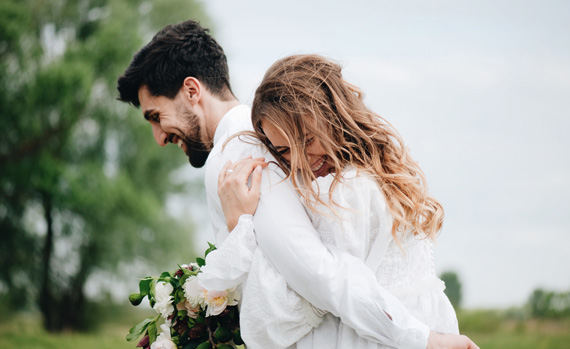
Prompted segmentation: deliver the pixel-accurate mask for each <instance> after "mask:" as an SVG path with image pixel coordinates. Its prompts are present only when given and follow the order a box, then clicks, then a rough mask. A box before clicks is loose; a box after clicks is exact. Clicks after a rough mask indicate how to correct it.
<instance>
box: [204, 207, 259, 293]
mask: <svg viewBox="0 0 570 349" xmlns="http://www.w3.org/2000/svg"><path fill="white" fill-rule="evenodd" d="M256 248H257V243H256V241H255V235H254V233H253V218H252V216H251V215H242V216H241V217H240V218H239V220H238V224H237V225H236V226H235V228H234V229H233V230H232V232H231V233H230V234H229V236H228V237H227V238H226V240H225V241H224V243H223V245H222V246H221V247H220V248H218V249H216V250H214V251H212V252H210V253H209V254H208V256H207V257H206V265H205V266H203V267H202V269H201V270H202V272H201V273H199V274H198V279H199V280H200V284H201V285H202V286H203V287H204V288H206V289H209V290H226V289H229V288H233V287H235V286H237V285H239V284H240V283H242V282H243V281H244V280H245V279H246V278H247V273H248V272H249V269H250V266H251V261H252V258H253V253H254V252H255V250H256Z"/></svg>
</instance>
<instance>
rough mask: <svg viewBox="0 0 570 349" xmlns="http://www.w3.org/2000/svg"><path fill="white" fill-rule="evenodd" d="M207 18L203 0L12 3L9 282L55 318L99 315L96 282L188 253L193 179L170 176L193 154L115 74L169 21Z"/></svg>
mask: <svg viewBox="0 0 570 349" xmlns="http://www.w3.org/2000/svg"><path fill="white" fill-rule="evenodd" d="M203 17H204V14H203V12H202V10H201V7H200V6H199V5H198V4H196V3H195V2H193V1H177V0H156V1H135V0H113V1H111V0H84V1H77V2H75V1H64V0H51V1H47V0H46V1H32V0H4V1H2V2H1V3H0V110H2V114H1V116H0V117H1V123H2V125H3V126H2V129H3V132H2V137H0V168H1V172H0V231H1V236H2V243H1V244H0V292H4V293H6V294H7V295H8V297H9V300H10V303H11V304H12V305H13V306H14V307H15V308H17V307H24V306H26V305H29V304H30V302H32V304H33V303H35V304H37V305H38V307H39V309H40V311H41V313H42V315H43V317H44V320H45V327H46V328H47V329H48V330H51V331H59V330H62V329H65V328H83V327H84V326H85V316H86V313H85V311H84V310H85V306H86V302H87V297H86V292H85V291H86V285H87V284H88V281H92V284H95V285H97V290H95V291H92V292H91V293H94V292H98V291H103V290H104V289H105V287H104V286H105V282H104V281H105V280H109V279H110V278H111V277H112V276H113V275H121V273H122V274H124V273H125V271H127V270H132V269H133V268H136V267H137V266H138V270H139V271H140V270H141V269H143V267H144V266H145V265H146V266H148V265H149V264H151V265H155V266H160V267H162V266H164V264H167V265H169V266H171V264H172V263H176V262H178V261H179V260H176V258H177V257H178V256H181V253H183V252H181V248H183V247H185V250H186V255H187V254H188V252H187V251H188V249H190V246H189V240H188V237H189V234H190V229H189V228H188V226H183V223H188V222H180V221H176V220H174V219H173V218H172V217H169V216H168V215H167V213H166V212H165V202H166V200H167V198H168V196H169V195H170V194H171V193H175V192H176V193H180V192H189V190H190V189H191V187H190V186H188V185H184V186H183V185H173V184H172V183H170V181H169V176H170V173H171V172H172V171H173V170H175V169H177V168H179V167H180V166H182V164H183V163H184V156H181V154H180V152H179V150H178V149H174V148H172V149H167V150H162V149H159V147H157V146H156V144H153V143H154V141H153V139H152V137H151V136H150V135H151V131H150V129H149V128H148V126H147V125H146V124H145V123H144V122H143V119H142V117H141V116H140V115H139V114H140V112H137V111H135V110H134V109H133V108H129V107H128V106H126V105H123V104H122V103H120V102H118V101H116V100H115V98H116V91H115V84H116V79H117V77H118V76H119V75H120V74H121V73H122V71H123V70H124V69H125V68H126V66H127V64H128V62H129V61H130V58H131V57H132V54H133V53H134V52H135V51H136V50H137V49H139V48H140V47H141V46H142V44H143V43H144V42H146V41H147V40H149V39H150V36H151V35H152V34H153V33H154V32H156V31H157V30H158V29H160V27H162V26H164V25H165V24H168V23H174V22H178V21H181V20H184V19H187V18H194V19H198V18H203ZM181 239H182V240H183V241H182V242H180V241H179V240H181ZM177 241H178V242H177ZM177 248H178V250H177ZM159 262H160V263H159ZM165 262H166V263H165ZM136 276H144V275H136ZM129 277H130V278H131V279H130V280H132V281H133V282H134V276H133V275H130V276H129ZM116 279H119V280H120V277H115V278H114V280H116ZM110 287H112V286H110ZM110 287H107V288H110Z"/></svg>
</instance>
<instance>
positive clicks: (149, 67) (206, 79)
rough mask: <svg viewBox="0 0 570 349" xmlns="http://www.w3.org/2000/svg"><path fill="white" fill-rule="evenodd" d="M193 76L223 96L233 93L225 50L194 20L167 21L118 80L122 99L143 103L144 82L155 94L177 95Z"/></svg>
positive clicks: (220, 96) (217, 94)
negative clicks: (142, 87)
mask: <svg viewBox="0 0 570 349" xmlns="http://www.w3.org/2000/svg"><path fill="white" fill-rule="evenodd" d="M189 76H191V77H194V78H196V79H198V80H200V82H201V83H202V84H203V85H204V86H205V87H206V88H207V89H208V90H209V91H210V92H211V93H212V94H214V95H215V96H217V97H219V98H220V99H222V100H227V98H228V97H229V95H232V96H233V93H232V91H231V87H230V77H229V71H228V63H227V60H226V55H225V54H224V50H223V49H222V48H221V47H220V45H218V43H217V42H216V40H214V39H213V38H212V37H211V36H210V35H209V34H208V29H204V28H202V27H201V26H200V24H199V23H198V22H195V21H192V20H188V21H185V22H182V23H179V24H174V25H167V26H166V27H164V28H163V29H162V30H161V31H159V32H158V33H157V34H156V35H155V36H154V37H153V38H152V40H151V41H150V42H149V43H148V44H147V45H146V46H145V47H143V48H142V49H141V50H140V51H139V52H138V53H137V54H135V56H134V57H133V60H132V61H131V64H130V65H129V66H128V67H127V69H126V70H125V73H124V74H123V75H122V76H121V77H119V80H118V82H117V89H118V90H119V100H121V101H123V102H128V103H131V104H132V105H134V106H135V107H139V106H140V102H139V97H138V92H139V89H140V87H141V86H143V85H146V86H147V87H148V89H149V91H150V93H151V94H152V95H154V96H165V97H167V98H174V97H175V96H176V94H177V93H178V91H179V90H180V88H181V87H182V84H183V83H184V79H185V78H186V77H189Z"/></svg>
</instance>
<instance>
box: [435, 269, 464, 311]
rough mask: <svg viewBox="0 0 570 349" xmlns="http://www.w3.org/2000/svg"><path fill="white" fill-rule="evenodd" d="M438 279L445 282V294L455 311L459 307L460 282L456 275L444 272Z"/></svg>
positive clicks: (452, 272) (451, 272)
mask: <svg viewBox="0 0 570 349" xmlns="http://www.w3.org/2000/svg"><path fill="white" fill-rule="evenodd" d="M440 279H441V280H443V282H445V294H446V295H447V298H449V301H450V302H451V304H452V305H453V307H454V308H455V309H458V308H460V307H461V282H460V281H459V277H458V276H457V273H455V272H454V271H446V272H444V273H442V274H441V276H440Z"/></svg>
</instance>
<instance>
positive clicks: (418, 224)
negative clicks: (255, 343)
mask: <svg viewBox="0 0 570 349" xmlns="http://www.w3.org/2000/svg"><path fill="white" fill-rule="evenodd" d="M252 122H253V126H254V129H255V131H256V132H255V137H256V138H257V139H259V140H261V142H263V143H264V144H265V145H266V146H267V148H268V149H269V150H270V151H271V153H272V154H273V155H274V156H275V158H276V159H277V160H278V162H279V164H278V165H279V166H280V167H281V168H282V170H283V171H284V172H285V173H286V174H287V177H288V178H289V179H290V180H291V182H292V183H293V185H294V186H295V188H296V190H297V192H298V193H299V195H300V196H301V197H302V198H303V200H304V203H305V205H306V206H307V207H308V208H309V210H308V212H309V215H310V216H311V219H312V221H313V224H314V225H315V227H316V228H317V230H318V231H319V232H320V234H321V240H323V242H325V243H327V244H329V245H331V246H335V248H340V249H342V250H345V251H347V252H349V253H351V254H353V255H354V256H356V257H358V258H361V259H362V260H364V261H366V263H367V265H368V266H369V267H370V268H371V269H372V270H373V271H374V272H375V274H376V277H377V280H378V283H379V284H380V285H381V286H383V287H384V288H386V289H388V290H389V291H391V292H392V293H393V294H394V295H395V296H396V297H398V298H399V300H400V301H401V302H402V303H403V304H404V305H406V306H407V307H408V309H409V310H410V312H411V313H412V314H413V315H414V316H415V317H416V318H418V319H419V320H420V321H422V322H424V323H425V324H427V325H428V326H429V327H430V328H431V329H432V330H434V331H436V332H441V333H458V328H457V319H456V316H455V312H454V310H453V308H452V306H451V304H450V303H449V300H448V299H447V297H446V296H445V294H444V293H443V289H444V285H443V282H442V281H441V280H439V279H438V278H437V277H436V276H435V272H434V267H433V260H432V241H433V240H435V237H436V234H437V232H438V231H439V230H440V229H441V225H442V221H443V209H442V207H441V205H440V204H439V202H438V201H437V200H435V199H434V198H433V197H431V196H430V195H429V193H428V191H427V188H426V185H425V177H424V175H423V173H422V171H421V169H420V168H419V166H418V165H417V163H416V162H414V161H413V160H412V159H411V158H410V156H409V154H408V151H407V150H406V148H405V147H404V146H403V145H402V142H401V139H400V136H399V135H398V134H397V132H396V131H395V130H394V129H393V128H392V127H391V126H390V125H389V124H388V123H387V122H386V121H385V120H384V119H382V118H381V117H380V116H378V115H376V114H374V113H373V112H371V111H369V110H368V109H367V108H366V106H365V105H364V103H363V100H362V94H361V92H360V90H359V89H358V88H356V87H355V86H353V85H351V84H349V83H347V82H346V81H345V80H344V79H343V78H342V75H341V68H340V67H339V66H338V65H337V64H335V63H333V62H330V61H328V60H326V59H324V58H323V57H320V56H315V55H300V56H291V57H287V58H284V59H282V60H280V61H278V62H276V63H275V64H274V65H273V66H272V67H271V68H270V69H269V71H268V72H267V73H266V75H265V77H264V79H263V81H262V83H261V85H260V86H259V88H258V89H257V91H256V95H255V99H254V102H253V107H252ZM226 170H228V171H226ZM250 170H251V167H248V166H246V165H244V163H243V162H242V163H236V164H228V165H227V168H226V169H224V171H222V173H221V175H220V179H219V180H220V181H219V184H220V198H221V199H222V206H223V207H224V213H225V214H226V217H237V216H239V215H242V214H253V213H254V212H255V207H253V206H252V207H250V208H248V209H247V210H244V209H243V206H241V207H237V205H235V204H234V203H235V202H240V201H244V200H247V199H248V198H246V197H245V196H244V193H246V192H247V190H244V188H246V187H245V183H242V184H241V185H239V187H241V188H236V185H235V184H231V183H235V181H232V180H231V178H232V177H233V176H240V175H241V176H243V173H244V171H245V172H249V171H250ZM248 174H249V173H248ZM230 226H231V227H230ZM238 227H239V224H238ZM229 228H230V230H231V229H232V228H233V224H229ZM236 229H237V230H239V228H236ZM242 231H243V229H242ZM232 234H234V232H232ZM232 234H230V236H232ZM236 239H237V234H236ZM251 239H252V236H249V240H250V241H251ZM253 239H254V237H253ZM244 240H245V239H244ZM250 246H251V244H250ZM227 250H228V249H227V248H226V249H225V252H223V254H222V255H223V256H224V257H223V258H221V256H218V257H220V258H217V259H218V262H219V261H220V260H221V259H226V260H227V259H232V258H235V256H233V257H230V255H231V253H232V252H231V249H230V251H229V252H228V251H227ZM235 251H243V248H235ZM220 252H221V251H220ZM256 253H257V252H256V251H254V250H252V256H253V257H251V258H250V259H247V258H246V260H247V261H248V263H251V264H250V265H249V266H250V267H252V269H250V270H249V277H248V283H247V284H246V287H259V284H263V283H264V282H267V279H269V280H271V281H270V282H269V283H270V284H271V285H273V290H272V292H274V293H276V294H280V295H281V297H273V298H272V297H270V296H266V298H263V296H260V297H261V299H258V300H257V305H259V303H279V301H276V300H277V299H282V300H284V301H290V304H292V305H290V306H292V307H293V308H289V309H293V310H294V311H292V312H293V313H294V314H293V316H295V314H296V315H298V318H300V319H309V320H298V321H302V324H301V323H300V325H299V327H295V328H294V331H293V332H294V334H295V335H296V336H297V337H299V338H298V339H300V337H301V335H302V334H303V333H306V332H307V329H308V328H310V327H311V326H313V327H314V326H316V325H319V324H320V322H321V319H319V316H322V315H323V314H322V313H320V312H319V311H318V310H315V311H314V312H311V311H310V310H314V309H311V308H310V307H308V306H307V305H306V304H304V303H303V300H302V299H299V298H294V295H293V294H294V292H292V291H291V290H289V289H287V287H286V285H285V284H284V283H283V282H281V281H279V280H280V279H279V275H278V274H276V273H275V272H274V271H273V270H271V268H270V267H269V266H267V263H265V261H264V260H263V257H262V256H260V254H256ZM215 256H216V255H214V258H212V260H211V261H210V260H208V261H207V265H208V266H210V265H214V264H216V263H217V262H216V261H214V260H213V259H215ZM238 259H239V256H238ZM221 263H223V262H221ZM244 270H245V268H244ZM205 274H206V275H207V274H208V273H207V272H206V273H205ZM214 274H215V273H214ZM266 275H270V276H271V277H266ZM206 279H207V277H206ZM250 279H251V280H252V281H249V280H250ZM252 284H253V285H252ZM256 284H257V286H256ZM275 285H279V286H278V289H275ZM259 289H262V287H259ZM291 297H293V298H291ZM244 301H245V300H244ZM244 307H248V305H247V304H244ZM253 308H254V306H250V307H249V308H247V309H253ZM259 308H261V309H264V307H262V306H259ZM281 309H282V310H286V309H287V306H281ZM244 312H245V310H244V308H242V313H244ZM264 315H265V316H266V317H271V316H273V317H274V323H275V324H276V325H275V328H276V329H279V328H283V326H281V327H280V326H279V325H278V324H279V323H280V319H279V317H280V316H284V315H283V314H281V312H279V311H278V312H271V313H266V314H264ZM315 315H316V317H315ZM387 315H388V316H390V315H389V314H387ZM288 316H291V314H288ZM311 317H312V318H311ZM281 320H282V323H289V324H290V323H291V320H292V319H290V318H287V319H285V318H283V319H281ZM322 321H323V323H322V324H320V325H321V327H323V328H328V329H331V331H333V332H334V334H332V333H330V332H329V333H323V332H322V331H320V332H318V331H314V332H312V333H310V334H309V336H307V337H305V338H303V341H305V344H308V345H307V346H311V345H310V344H311V342H312V343H316V342H318V341H321V340H323V339H324V336H327V337H328V338H327V340H330V337H331V335H333V336H334V341H335V342H336V344H335V345H336V347H338V348H348V347H353V348H369V347H370V348H376V347H378V344H376V343H372V342H369V341H367V340H366V339H364V338H362V337H359V336H358V335H357V333H356V332H355V331H354V330H353V329H351V328H349V327H348V326H345V325H344V324H342V323H340V322H338V319H336V318H334V317H332V316H330V314H327V315H324V318H323V320H322ZM246 326H247V324H246ZM319 336H320V337H319ZM296 339H297V338H296ZM246 343H247V338H246Z"/></svg>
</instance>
